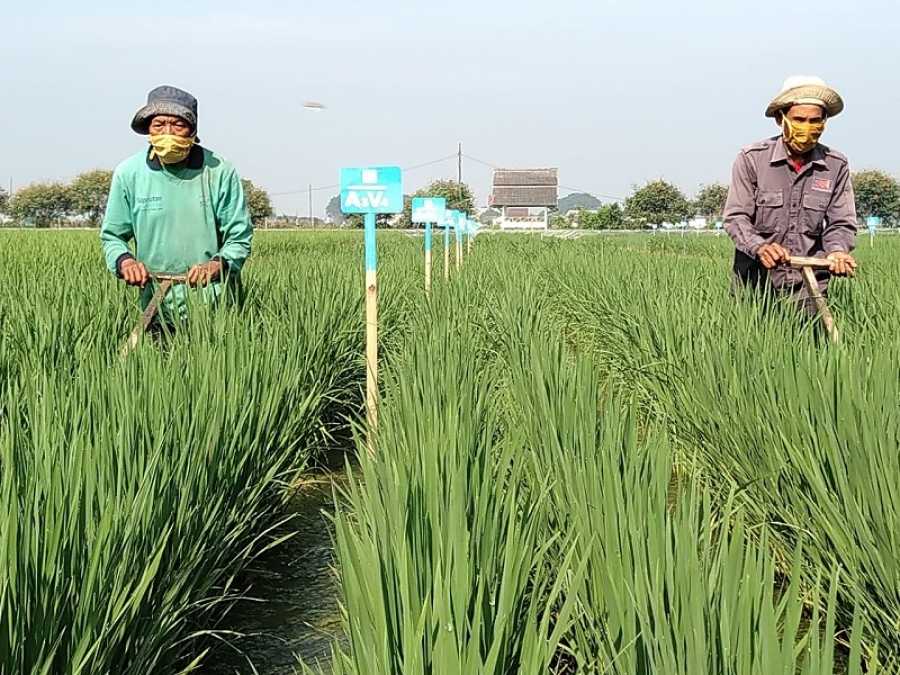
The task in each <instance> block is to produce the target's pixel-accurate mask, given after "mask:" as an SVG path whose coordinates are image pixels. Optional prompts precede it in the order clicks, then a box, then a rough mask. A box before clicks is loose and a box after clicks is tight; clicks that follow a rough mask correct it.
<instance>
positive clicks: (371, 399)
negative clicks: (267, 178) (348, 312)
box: [365, 213, 378, 455]
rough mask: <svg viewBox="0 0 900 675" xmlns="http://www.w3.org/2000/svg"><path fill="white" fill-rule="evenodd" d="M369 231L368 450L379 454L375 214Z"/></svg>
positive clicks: (369, 221)
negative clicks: (376, 444) (377, 433)
mask: <svg viewBox="0 0 900 675" xmlns="http://www.w3.org/2000/svg"><path fill="white" fill-rule="evenodd" d="M365 225H366V233H365V244H366V420H367V422H368V426H369V428H368V436H367V438H366V449H367V450H368V452H369V454H370V455H374V454H375V434H376V431H377V429H378V273H377V271H376V269H377V268H376V251H375V214H374V213H367V214H366V219H365Z"/></svg>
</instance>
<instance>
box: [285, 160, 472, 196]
mask: <svg viewBox="0 0 900 675" xmlns="http://www.w3.org/2000/svg"><path fill="white" fill-rule="evenodd" d="M451 159H456V153H455V152H454V153H453V154H452V155H447V156H446V157H440V158H438V159H432V160H430V161H428V162H422V163H421V164H413V165H412V166H406V167H402V168H403V171H404V172H409V171H416V170H417V169H424V168H425V167H428V166H433V165H435V164H440V163H441V162H446V161H448V160H451ZM339 187H341V184H340V183H334V184H332V185H320V186H319V187H313V188H307V189H305V190H286V191H284V192H270V193H269V195H270V196H272V197H283V196H285V195H299V194H306V193H307V192H321V191H322V190H334V189H335V188H339Z"/></svg>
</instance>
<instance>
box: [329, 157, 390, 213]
mask: <svg viewBox="0 0 900 675" xmlns="http://www.w3.org/2000/svg"><path fill="white" fill-rule="evenodd" d="M341 211H342V212H343V213H401V212H402V211H403V172H402V171H401V170H400V167H398V166H371V167H365V168H351V169H341Z"/></svg>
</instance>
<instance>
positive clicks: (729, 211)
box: [725, 136, 857, 288]
mask: <svg viewBox="0 0 900 675" xmlns="http://www.w3.org/2000/svg"><path fill="white" fill-rule="evenodd" d="M856 227H857V225H856V205H855V203H854V198H853V186H852V184H851V183H850V169H849V166H848V164H847V158H846V157H844V156H843V155H842V154H840V153H838V152H835V151H834V150H831V149H830V148H828V147H826V146H824V145H821V144H820V145H817V146H816V147H815V148H813V150H812V151H811V152H810V154H809V156H808V158H807V162H806V164H805V165H804V166H803V167H802V168H801V169H800V170H799V171H796V170H794V168H793V167H792V166H791V165H790V162H789V161H788V151H787V147H786V146H785V144H784V140H783V139H782V138H781V137H780V136H778V137H775V138H770V139H768V140H765V141H762V142H760V143H756V144H754V145H750V146H748V147H746V148H744V149H743V150H742V151H741V153H740V154H739V155H738V158H737V160H736V161H735V163H734V169H733V171H732V175H731V188H730V189H729V190H728V201H727V202H726V204H725V230H726V231H727V232H728V234H729V235H730V236H731V238H732V240H733V241H734V247H735V254H734V272H735V274H736V275H737V277H738V279H740V280H741V281H742V282H744V283H752V284H757V283H759V282H760V281H763V280H765V278H766V277H768V278H769V280H770V281H771V283H772V286H774V287H775V288H783V287H790V286H797V285H799V284H800V283H801V277H800V272H799V271H798V270H793V269H791V268H790V267H788V266H786V265H780V266H778V267H776V268H775V269H773V270H771V271H767V270H766V269H765V268H764V267H763V266H762V264H761V263H760V262H759V260H758V259H757V258H756V252H757V250H758V249H759V247H760V246H762V245H763V244H771V243H776V244H781V245H782V246H784V247H785V248H786V249H787V250H788V251H790V253H791V255H798V256H816V257H824V256H826V255H828V254H829V253H834V252H836V251H842V252H845V253H849V252H850V251H851V250H853V246H854V240H855V238H856ZM817 276H819V275H817ZM819 278H820V280H821V281H822V282H825V281H827V273H826V274H823V275H821V276H820V277H819ZM823 285H824V283H823Z"/></svg>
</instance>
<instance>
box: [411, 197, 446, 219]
mask: <svg viewBox="0 0 900 675" xmlns="http://www.w3.org/2000/svg"><path fill="white" fill-rule="evenodd" d="M446 211H447V200H446V199H444V198H443V197H413V200H412V222H414V223H437V224H440V223H442V222H444V213H445V212H446Z"/></svg>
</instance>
